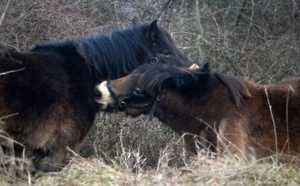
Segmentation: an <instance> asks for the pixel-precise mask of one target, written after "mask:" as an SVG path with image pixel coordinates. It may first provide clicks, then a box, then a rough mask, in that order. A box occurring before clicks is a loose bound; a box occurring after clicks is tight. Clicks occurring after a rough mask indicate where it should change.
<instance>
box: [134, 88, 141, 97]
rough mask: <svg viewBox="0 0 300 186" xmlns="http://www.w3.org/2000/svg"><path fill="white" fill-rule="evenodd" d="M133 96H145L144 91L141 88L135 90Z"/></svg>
mask: <svg viewBox="0 0 300 186" xmlns="http://www.w3.org/2000/svg"><path fill="white" fill-rule="evenodd" d="M133 94H134V95H136V96H142V95H143V91H142V90H141V89H140V88H135V89H134V90H133Z"/></svg>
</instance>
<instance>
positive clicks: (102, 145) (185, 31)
mask: <svg viewBox="0 0 300 186" xmlns="http://www.w3.org/2000/svg"><path fill="white" fill-rule="evenodd" d="M299 8H300V2H298V1H292V0H289V1H286V0H278V1H258V0H252V1H246V0H243V1H238V0H233V1H229V0H225V1H224V0H217V1H210V0H193V1H188V0H164V1H159V0H147V1H146V0H145V1H127V0H126V1H115V0H111V1H106V0H92V1H87V0H64V1H54V0H48V1H35V0H26V1H19V0H4V1H0V15H1V18H0V33H1V34H0V44H1V45H3V46H6V47H11V48H14V49H16V50H19V51H25V50H27V49H29V48H31V47H32V46H34V44H36V43H41V42H49V41H57V40H62V39H73V38H78V37H83V36H85V35H91V34H95V33H107V32H109V31H112V30H114V29H117V28H125V27H127V26H128V25H129V24H130V22H131V19H132V18H133V16H134V15H137V16H138V17H140V18H141V19H142V20H152V19H159V23H160V24H162V25H163V26H164V27H165V28H167V29H168V30H169V31H170V32H171V33H172V34H173V36H174V37H175V38H176V40H177V41H178V44H179V46H180V47H181V49H182V50H183V51H184V52H185V53H187V54H189V55H190V57H191V58H192V59H193V60H194V61H197V60H199V61H209V62H210V64H211V66H212V67H213V68H214V69H215V70H217V71H220V72H222V73H226V74H233V75H236V76H239V77H243V78H247V79H249V80H253V81H257V82H262V83H266V82H267V83H268V82H277V81H280V80H282V79H285V78H288V77H295V76H299V74H300V66H299V64H298V61H299V59H300V46H299V43H300V42H299V41H300V40H299V36H300V35H299V33H300V32H299V31H298V30H299V29H300V16H299V15H300V12H299V11H300V10H299ZM1 75H2V74H1ZM3 75H4V74H3ZM0 117H2V116H0ZM0 121H1V120H0ZM203 153H204V154H203ZM203 153H200V154H199V156H198V157H196V158H195V159H189V158H188V157H187V153H186V152H185V150H184V148H183V142H182V138H180V136H177V135H176V134H174V133H173V132H172V131H171V130H170V129H168V128H166V127H165V126H164V125H163V124H161V123H159V122H158V121H154V122H148V121H147V117H140V118H136V119H132V118H128V117H126V116H124V115H123V114H104V113H100V114H99V115H98V117H97V119H96V125H95V126H94V128H93V129H92V131H91V133H90V135H89V138H88V139H87V141H86V143H85V144H84V145H83V147H82V149H81V151H80V153H79V154H78V155H77V157H76V158H75V159H74V160H73V162H71V164H69V165H68V166H67V167H66V168H64V169H63V170H62V171H61V172H58V173H49V174H39V175H31V174H30V173H29V172H30V163H29V162H28V160H26V159H25V158H14V157H13V156H7V155H4V154H3V152H2V151H0V165H1V167H0V180H1V181H0V184H1V185H18V184H19V185H24V184H34V185H99V184H103V185H126V184H128V185H274V184H277V185H283V184H286V185H298V184H299V183H300V175H299V168H298V167H296V166H294V165H282V164H277V163H276V162H275V161H273V160H272V159H271V160H270V161H266V162H262V163H257V162H249V163H247V164H245V163H242V162H238V161H235V160H232V159H230V158H224V159H220V160H219V159H218V160H216V159H211V158H210V157H208V156H207V154H206V153H205V152H203ZM11 154H13V152H11ZM83 157H85V158H83Z"/></svg>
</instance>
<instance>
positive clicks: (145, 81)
mask: <svg viewBox="0 0 300 186" xmlns="http://www.w3.org/2000/svg"><path fill="white" fill-rule="evenodd" d="M133 74H136V75H138V76H139V79H138V82H137V85H138V86H139V85H141V86H142V87H143V89H145V90H147V91H151V92H157V91H159V90H160V89H172V90H183V89H185V88H188V87H189V86H190V83H191V82H194V80H196V76H195V75H194V74H193V73H192V72H191V71H189V70H188V69H187V68H180V67H177V66H174V65H166V64H157V65H150V64H145V65H143V66H141V67H139V68H138V69H136V70H135V71H134V72H133Z"/></svg>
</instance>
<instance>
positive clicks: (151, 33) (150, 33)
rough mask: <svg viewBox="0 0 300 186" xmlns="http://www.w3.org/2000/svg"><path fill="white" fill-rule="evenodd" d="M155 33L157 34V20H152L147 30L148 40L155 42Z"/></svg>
mask: <svg viewBox="0 0 300 186" xmlns="http://www.w3.org/2000/svg"><path fill="white" fill-rule="evenodd" d="M157 33H158V26H157V20H154V21H152V22H151V24H150V26H149V30H148V38H149V39H150V40H151V41H155V40H156V38H157Z"/></svg>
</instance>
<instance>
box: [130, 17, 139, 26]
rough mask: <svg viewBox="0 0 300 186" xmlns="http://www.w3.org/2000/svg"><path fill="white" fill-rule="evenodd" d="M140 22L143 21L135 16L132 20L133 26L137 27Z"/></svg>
mask: <svg viewBox="0 0 300 186" xmlns="http://www.w3.org/2000/svg"><path fill="white" fill-rule="evenodd" d="M140 22H141V20H140V19H139V18H138V17H136V16H134V18H133V19H132V25H133V26H137V25H138V24H139V23H140Z"/></svg>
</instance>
